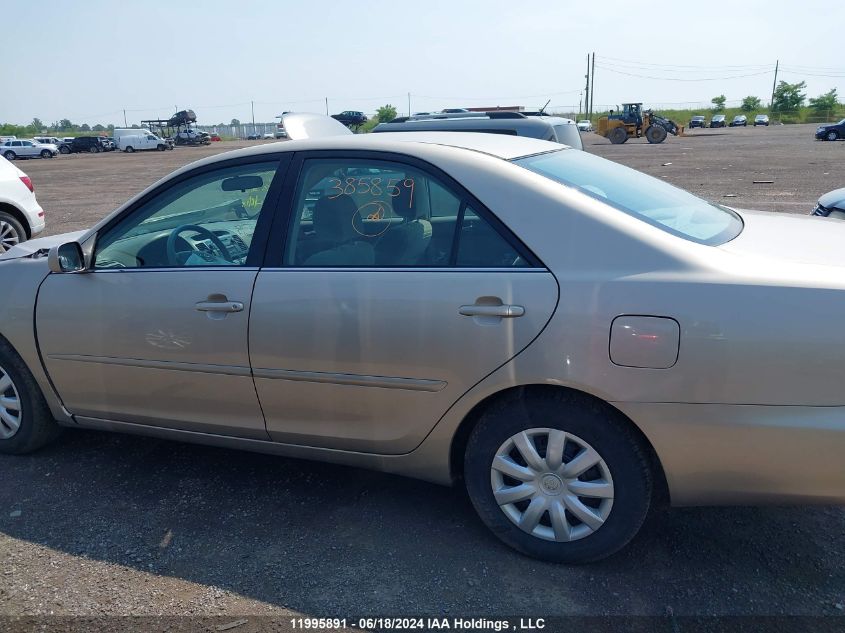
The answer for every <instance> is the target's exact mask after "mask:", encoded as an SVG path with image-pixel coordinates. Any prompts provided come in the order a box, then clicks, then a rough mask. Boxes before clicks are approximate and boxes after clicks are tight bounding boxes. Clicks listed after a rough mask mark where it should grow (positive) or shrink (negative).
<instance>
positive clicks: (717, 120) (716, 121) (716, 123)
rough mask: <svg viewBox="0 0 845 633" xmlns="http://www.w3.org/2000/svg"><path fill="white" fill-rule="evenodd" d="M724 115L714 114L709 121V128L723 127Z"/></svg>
mask: <svg viewBox="0 0 845 633" xmlns="http://www.w3.org/2000/svg"><path fill="white" fill-rule="evenodd" d="M725 125H726V123H725V115H724V114H714V115H713V116H712V117H711V119H710V127H725Z"/></svg>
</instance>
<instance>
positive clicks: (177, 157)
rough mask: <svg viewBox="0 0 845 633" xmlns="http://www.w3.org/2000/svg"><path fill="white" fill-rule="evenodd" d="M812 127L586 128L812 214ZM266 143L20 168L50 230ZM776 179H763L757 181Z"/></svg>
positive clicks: (824, 154) (694, 181) (707, 180)
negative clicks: (628, 136)
mask: <svg viewBox="0 0 845 633" xmlns="http://www.w3.org/2000/svg"><path fill="white" fill-rule="evenodd" d="M814 130H815V126H812V125H793V126H773V127H768V128H763V127H761V128H754V127H749V128H735V129H731V128H728V129H718V130H710V129H705V130H701V129H696V130H693V131H692V132H688V133H687V135H686V136H685V137H682V138H674V137H671V136H670V137H669V139H668V140H667V141H666V142H665V143H662V144H661V145H649V144H648V143H647V142H646V140H645V139H638V140H632V141H628V142H627V143H625V144H624V145H611V144H610V142H609V141H607V140H606V139H603V138H601V137H599V136H597V135H596V134H591V133H588V134H584V135H583V140H584V148H585V149H586V150H587V151H589V152H592V153H594V154H598V155H599V156H603V157H605V158H609V159H611V160H615V161H618V162H620V163H622V164H624V165H628V166H630V167H633V168H635V169H639V170H641V171H644V172H646V173H648V174H651V175H653V176H657V177H659V178H663V179H664V180H668V181H669V182H671V183H673V184H676V185H678V186H680V187H683V188H685V189H688V190H690V191H692V192H693V193H696V194H698V195H700V196H702V197H704V198H707V199H709V200H713V201H714V202H721V203H723V204H727V205H729V206H736V207H740V208H748V209H762V210H766V211H786V212H792V213H809V212H810V210H812V208H813V206H814V205H815V202H816V200H817V199H818V197H819V196H820V195H821V194H823V193H825V192H827V191H830V190H831V189H836V188H838V187H842V186H845V142H837V143H824V142H821V141H815V140H813V131H814ZM262 142H264V141H241V142H236V141H232V142H222V143H212V144H211V145H210V146H207V147H180V148H176V149H175V150H173V151H172V152H136V153H135V154H123V153H121V152H112V153H109V154H73V155H70V156H60V157H59V158H56V159H53V160H40V159H36V160H28V161H22V162H20V163H18V165H19V166H20V167H21V168H22V169H23V170H24V171H25V172H27V174H29V175H30V176H31V177H32V179H33V181H34V182H35V187H36V193H37V195H38V199H39V201H40V202H41V204H42V206H43V207H44V209H45V210H46V212H47V233H46V234H52V233H63V232H66V231H73V230H77V229H80V228H85V227H87V226H90V225H91V224H93V223H94V222H96V221H97V220H99V219H100V218H102V217H103V216H104V215H106V214H107V213H109V212H110V211H112V210H113V209H115V208H116V207H117V206H119V205H120V204H122V203H123V202H125V201H126V200H127V199H129V198H130V197H131V196H133V195H134V194H136V193H138V192H139V191H141V190H142V189H144V188H145V187H147V186H149V185H151V184H152V183H154V182H155V181H156V180H158V179H159V178H161V177H162V176H165V175H167V174H169V173H170V172H171V171H173V170H174V169H176V168H178V167H181V166H182V165H186V164H188V163H190V162H192V161H195V160H199V159H200V158H204V157H206V156H211V155H213V154H217V153H220V152H224V151H227V150H232V149H237V148H240V147H246V146H249V145H257V144H260V143H262ZM766 180H771V181H774V182H772V183H760V184H755V183H754V181H766Z"/></svg>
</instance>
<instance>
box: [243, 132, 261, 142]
mask: <svg viewBox="0 0 845 633" xmlns="http://www.w3.org/2000/svg"><path fill="white" fill-rule="evenodd" d="M260 138H261V135H260V134H256V133H253V134H248V135H247V137H246V140H248V141H257V140H259V139H260Z"/></svg>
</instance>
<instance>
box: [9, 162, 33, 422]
mask: <svg viewBox="0 0 845 633" xmlns="http://www.w3.org/2000/svg"><path fill="white" fill-rule="evenodd" d="M43 230H44V209H42V208H41V205H39V204H38V200H36V199H35V187H34V186H33V184H32V179H31V178H30V177H29V176H27V175H26V174H25V173H24V172H23V171H21V170H20V169H18V168H17V167H16V166H15V165H13V164H12V163H10V162H9V161H7V160H6V159H5V158H3V157H2V156H0V253H5V252H6V251H8V250H9V249H10V248H12V247H13V246H16V245H18V244H21V243H23V242H25V241H27V240H28V239H29V238H31V237H34V236H36V235H38V234H39V233H41V231H43ZM7 293H8V289H7V290H6V292H4V298H3V300H4V301H8V297H9V295H8V294H7ZM0 396H2V393H0ZM0 403H2V399H0ZM0 406H2V404H0ZM0 415H2V414H0ZM0 426H2V422H0Z"/></svg>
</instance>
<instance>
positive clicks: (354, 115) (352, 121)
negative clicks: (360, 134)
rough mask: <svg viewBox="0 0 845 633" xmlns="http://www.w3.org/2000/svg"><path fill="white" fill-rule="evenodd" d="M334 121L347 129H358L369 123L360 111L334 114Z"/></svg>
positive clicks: (345, 111)
mask: <svg viewBox="0 0 845 633" xmlns="http://www.w3.org/2000/svg"><path fill="white" fill-rule="evenodd" d="M332 118H333V119H336V120H338V121H340V122H341V123H343V124H344V125H345V126H346V127H356V126H358V125H362V124H364V123H366V122H367V117H366V115H365V114H364V113H363V112H359V111H358V110H344V111H343V112H341V113H340V114H333V115H332Z"/></svg>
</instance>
